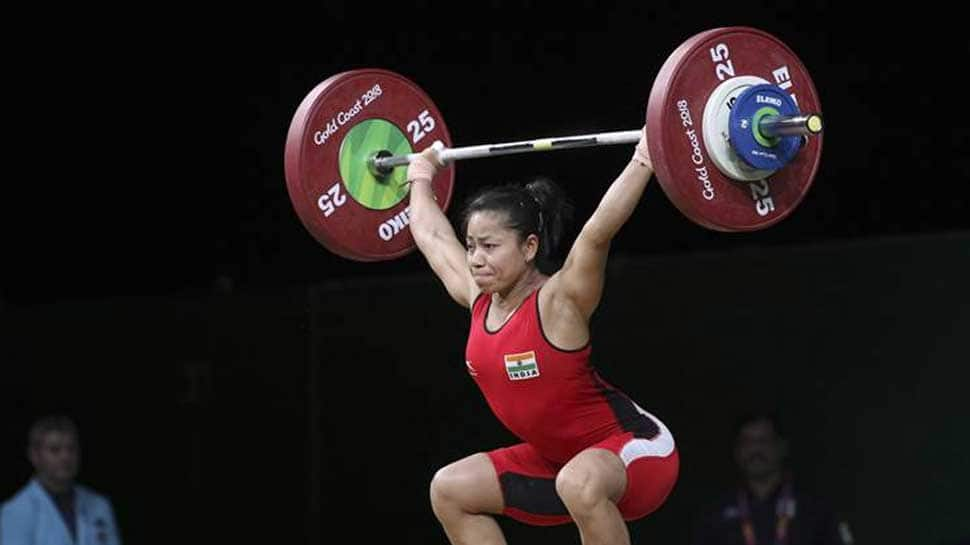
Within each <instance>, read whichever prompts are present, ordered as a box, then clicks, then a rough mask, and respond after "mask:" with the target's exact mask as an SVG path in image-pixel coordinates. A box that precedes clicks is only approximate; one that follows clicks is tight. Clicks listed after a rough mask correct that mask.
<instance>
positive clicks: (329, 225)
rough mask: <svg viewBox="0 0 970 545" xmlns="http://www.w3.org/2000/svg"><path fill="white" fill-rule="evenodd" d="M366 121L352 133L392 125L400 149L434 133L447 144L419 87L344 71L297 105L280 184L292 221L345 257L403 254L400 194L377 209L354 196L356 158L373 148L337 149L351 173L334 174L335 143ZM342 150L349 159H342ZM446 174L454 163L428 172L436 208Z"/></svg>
mask: <svg viewBox="0 0 970 545" xmlns="http://www.w3.org/2000/svg"><path fill="white" fill-rule="evenodd" d="M368 120H380V121H379V122H377V123H369V124H368V125H367V127H364V126H361V129H362V131H360V132H362V133H366V132H368V131H367V129H368V128H369V127H372V126H373V127H377V128H376V129H375V130H376V131H390V132H394V133H395V135H396V137H397V140H398V141H399V143H401V145H403V146H404V147H406V148H408V149H406V150H404V151H405V152H408V151H413V152H417V151H420V150H422V149H424V148H425V147H427V146H429V145H431V143H432V142H434V141H435V140H440V141H441V142H442V143H443V144H444V145H445V146H446V147H451V135H450V134H449V133H448V128H447V127H446V126H445V122H444V118H443V117H442V116H441V112H439V111H438V108H437V107H436V106H435V105H434V103H433V102H432V101H431V99H430V98H429V97H428V95H426V94H425V93H424V91H422V90H421V88H419V87H418V86H417V85H415V84H414V83H413V82H411V81H410V80H408V79H407V78H405V77H403V76H401V75H399V74H395V73H394V72H390V71H387V70H380V69H362V70H351V71H348V72H343V73H340V74H337V75H335V76H332V77H330V78H328V79H327V80H325V81H324V82H322V83H320V84H319V85H317V86H316V87H315V88H314V89H313V90H312V91H310V93H309V94H308V95H307V96H306V98H304V99H303V102H302V103H301V104H300V106H299V108H297V111H296V113H295V114H294V116H293V120H292V121H291V123H290V129H289V132H288V133H287V136H286V150H285V154H284V159H285V172H286V187H287V191H288V192H289V195H290V200H291V201H292V203H293V208H294V210H296V213H297V215H298V216H299V218H300V221H301V222H302V223H303V225H304V226H305V227H306V228H307V230H308V231H309V232H310V234H311V235H313V237H314V238H316V239H317V241H319V242H320V243H321V244H323V245H324V246H325V247H326V248H327V249H329V250H330V251H332V252H334V253H336V254H339V255H341V256H343V257H346V258H348V259H353V260H357V261H381V260H387V259H394V258H397V257H400V256H403V255H405V254H407V253H409V252H411V251H412V250H413V249H414V247H415V245H414V239H413V238H412V237H411V230H410V229H408V228H407V224H408V221H409V216H408V213H409V210H408V204H409V199H408V198H407V197H406V196H405V197H404V198H403V199H401V200H400V201H399V202H397V203H396V204H394V205H393V206H390V207H389V208H384V209H375V207H374V206H373V203H367V204H368V206H365V205H364V204H362V203H361V202H358V199H357V197H356V196H355V195H361V194H362V193H361V191H360V186H359V180H360V179H364V178H368V179H369V180H371V181H373V177H368V176H367V175H366V173H364V174H361V169H363V168H364V166H365V165H364V163H365V161H363V159H361V158H362V157H365V156H366V155H368V152H377V151H379V150H378V149H373V150H368V149H364V150H360V149H357V150H354V151H355V152H357V153H345V161H344V162H345V165H344V167H345V172H351V171H353V172H354V173H355V174H354V180H346V179H344V177H343V176H342V175H341V168H340V167H341V165H340V154H341V146H342V145H343V144H344V141H345V139H347V135H348V133H349V132H350V131H351V130H352V129H353V128H354V127H356V126H358V125H359V124H362V123H363V122H365V121H368ZM358 136H360V138H358ZM405 139H406V141H405ZM347 140H348V142H350V143H352V144H353V145H356V146H358V147H359V146H360V145H362V144H360V143H359V142H365V144H364V145H368V144H367V143H370V145H373V142H374V141H378V142H379V141H380V140H381V139H380V138H373V137H370V138H364V137H363V135H360V134H358V135H356V136H355V137H353V138H350V139H347ZM349 145H350V144H348V147H349ZM395 154H400V153H395ZM348 157H349V158H352V159H353V161H354V163H355V164H353V165H348V164H347V162H348V161H349V160H350V159H348ZM397 168H398V169H405V168H406V167H405V166H401V167H397ZM397 178H402V175H400V174H399V175H397ZM454 181H455V170H454V165H451V166H449V167H447V168H443V169H441V170H440V171H439V172H438V175H437V176H436V177H435V179H434V182H433V185H432V187H433V189H434V193H435V195H436V197H437V198H438V202H439V203H440V204H441V207H442V209H443V210H447V208H448V205H449V203H450V201H451V194H452V188H453V187H454Z"/></svg>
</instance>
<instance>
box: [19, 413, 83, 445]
mask: <svg viewBox="0 0 970 545" xmlns="http://www.w3.org/2000/svg"><path fill="white" fill-rule="evenodd" d="M52 431H59V432H64V433H69V434H71V435H73V436H74V439H77V438H78V433H77V425H75V424H74V421H73V420H71V419H70V418H69V417H67V416H64V415H59V414H55V415H50V416H45V417H42V418H38V419H37V420H35V421H34V423H33V424H31V426H30V431H28V432H27V445H28V446H30V447H31V448H33V447H35V446H37V444H38V443H40V441H41V439H42V438H43V436H44V434H46V433H49V432H52Z"/></svg>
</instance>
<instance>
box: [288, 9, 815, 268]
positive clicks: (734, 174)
mask: <svg viewBox="0 0 970 545" xmlns="http://www.w3.org/2000/svg"><path fill="white" fill-rule="evenodd" d="M820 110H821V108H820V103H819V98H818V94H817V93H816V91H815V86H814V84H813V83H812V80H811V78H810V77H809V75H808V72H807V70H806V69H805V67H804V65H803V64H802V62H801V61H800V60H799V59H798V57H797V56H796V55H795V54H794V53H793V52H792V50H791V49H789V48H788V47H787V46H786V45H785V44H784V43H782V42H781V41H780V40H779V39H777V38H776V37H774V36H772V35H770V34H768V33H767V32H764V31H762V30H758V29H755V28H750V27H740V26H739V27H723V28H715V29H711V30H707V31H704V32H700V33H698V34H695V35H694V36H692V37H690V38H689V39H687V40H686V41H685V42H684V43H683V44H681V45H680V46H679V47H677V49H675V50H674V51H673V52H672V53H671V54H670V56H669V57H668V58H667V60H666V61H665V62H664V64H663V65H662V67H661V68H660V71H659V73H658V74H657V77H656V78H655V80H654V83H653V86H652V88H651V90H650V95H649V98H648V102H647V113H646V124H645V126H646V131H647V142H648V146H649V151H650V157H651V160H652V161H653V166H654V171H655V175H656V177H657V180H658V182H659V183H660V185H661V187H662V188H663V191H664V193H665V194H666V195H667V196H668V198H669V199H670V200H671V201H672V202H673V204H674V205H675V206H676V207H677V208H678V209H679V210H680V211H681V212H682V213H683V214H684V215H685V216H687V217H688V218H689V219H690V220H692V221H694V222H696V223H697V224H699V225H702V226H704V227H706V228H709V229H712V230H716V231H724V232H741V231H754V230H758V229H764V228H767V227H770V226H771V225H774V224H775V223H777V222H779V221H781V220H782V219H784V218H785V217H787V216H788V215H789V214H790V213H791V212H792V211H793V210H794V209H795V207H796V206H798V204H799V203H800V202H801V200H802V199H803V197H804V196H805V194H806V193H807V191H808V189H809V187H810V186H811V184H812V181H813V180H814V178H815V174H816V172H817V171H818V167H819V162H820V160H821V151H822V135H821V132H822V118H821V114H820ZM639 138H640V129H636V130H629V131H618V132H606V133H593V134H581V135H575V136H564V137H554V138H539V139H534V140H525V141H518V142H508V143H499V144H486V145H476V146H467V147H452V140H451V134H450V133H449V131H448V127H447V126H446V125H445V122H444V118H443V117H442V115H441V112H440V111H439V110H438V108H437V107H436V106H435V104H434V103H433V102H432V101H431V99H430V98H429V97H428V95H427V94H425V92H424V91H423V90H421V88H420V87H418V86H417V85H416V84H415V83H414V82H412V81H410V80H409V79H407V78H406V77H404V76H402V75H400V74H396V73H394V72H391V71H389V70H383V69H359V70H350V71H346V72H342V73H339V74H336V75H334V76H331V77H329V78H327V79H326V80H324V81H323V82H321V83H320V84H318V85H317V86H316V87H314V88H313V89H312V90H311V91H310V93H309V94H307V96H306V97H305V98H304V99H303V101H302V102H301V103H300V105H299V107H298V108H297V110H296V112H295V114H294V115H293V119H292V121H291V123H290V127H289V131H288V133H287V137H286V146H285V153H284V163H285V176H286V187H287V191H288V193H289V196H290V200H291V202H292V204H293V208H294V210H295V211H296V213H297V215H298V216H299V218H300V220H301V222H302V223H303V225H304V227H306V229H307V230H308V231H309V232H310V234H311V235H312V236H313V237H314V238H315V239H316V240H317V241H319V242H320V243H321V244H322V245H323V246H324V247H326V248H327V249H329V250H330V251H332V252H334V253H336V254H338V255H341V256H343V257H346V258H349V259H353V260H357V261H380V260H387V259H394V258H397V257H400V256H403V255H405V254H408V253H409V252H411V251H412V250H413V249H414V247H415V243H414V239H413V238H412V237H411V234H410V230H409V229H408V222H409V208H408V204H409V201H408V189H409V186H408V184H407V183H406V180H405V176H406V169H405V168H401V167H404V166H405V165H407V164H408V162H409V161H410V160H411V158H413V157H414V156H415V155H416V154H417V153H418V152H419V151H420V150H421V149H423V148H425V147H427V146H428V145H430V144H431V143H432V142H434V141H436V140H437V141H441V142H442V144H443V145H444V148H443V149H442V151H441V158H442V159H443V160H445V161H447V162H448V166H447V167H445V168H442V169H441V170H439V172H438V174H437V175H436V176H435V178H434V180H433V181H432V190H433V191H434V194H435V198H436V199H437V200H438V203H439V204H440V206H441V207H442V209H443V210H447V208H448V206H449V204H450V202H451V197H452V190H453V188H454V179H455V168H454V165H455V162H456V161H459V160H464V159H473V158H482V157H490V156H496V155H506V154H513V153H526V152H539V151H550V150H559V149H569V148H581V147H592V146H606V145H614V144H632V143H635V142H637V141H638V140H639Z"/></svg>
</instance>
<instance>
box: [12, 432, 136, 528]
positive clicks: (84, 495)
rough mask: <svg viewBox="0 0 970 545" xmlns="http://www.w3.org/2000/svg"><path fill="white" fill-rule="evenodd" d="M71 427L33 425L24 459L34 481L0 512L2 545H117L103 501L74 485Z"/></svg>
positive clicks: (109, 508) (74, 436) (110, 514)
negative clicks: (29, 466) (30, 469)
mask: <svg viewBox="0 0 970 545" xmlns="http://www.w3.org/2000/svg"><path fill="white" fill-rule="evenodd" d="M78 443H79V441H78V432H77V427H76V426H75V425H74V422H73V421H71V419H69V418H67V417H64V416H49V417H45V418H42V419H40V420H38V421H36V422H35V423H34V424H33V425H32V426H31V428H30V433H29V434H28V447H27V456H28V458H29V459H30V463H31V464H32V465H33V466H34V471H35V473H34V476H33V478H31V480H30V481H29V482H28V483H27V484H26V486H24V487H23V488H22V489H20V490H19V491H18V492H17V493H16V494H15V495H14V496H13V497H12V498H10V499H9V500H8V501H6V502H5V503H4V504H3V505H2V506H0V544H2V545H121V538H120V535H119V533H118V525H117V524H116V523H115V517H114V510H113V509H112V506H111V502H110V501H109V500H108V498H107V497H105V496H102V495H100V494H98V493H96V492H95V491H93V490H91V489H90V488H87V487H85V486H81V485H79V484H77V483H76V482H75V480H74V479H75V477H76V476H77V471H78V466H79V459H80V450H79V444H78Z"/></svg>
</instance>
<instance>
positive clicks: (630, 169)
mask: <svg viewBox="0 0 970 545" xmlns="http://www.w3.org/2000/svg"><path fill="white" fill-rule="evenodd" d="M651 176H653V163H652V162H651V160H650V153H649V151H648V149H647V139H646V128H644V129H643V131H642V132H641V137H640V141H639V142H638V143H637V145H636V148H635V149H634V154H633V158H632V159H631V160H630V162H629V164H627V166H626V167H625V168H624V169H623V171H622V172H621V173H620V175H619V176H617V177H616V179H615V180H614V181H613V183H612V184H611V185H610V187H609V189H607V190H606V194H605V195H603V198H602V199H601V200H600V203H599V205H598V206H597V207H596V210H595V211H594V212H593V214H592V215H591V216H590V218H589V220H587V222H586V224H585V225H584V226H583V229H582V230H581V231H580V233H579V236H577V237H576V241H575V242H574V243H573V247H572V249H570V251H569V255H567V256H566V261H565V262H564V263H563V267H562V269H561V270H560V272H559V273H558V274H557V277H558V278H556V283H557V284H558V286H557V289H558V290H561V291H560V293H561V294H562V295H564V296H565V297H566V298H567V299H568V300H569V301H570V302H571V303H572V304H573V305H575V307H576V309H577V310H578V311H579V312H581V313H582V314H583V315H584V316H586V318H587V319H588V318H589V317H590V316H591V315H592V314H593V311H594V310H596V306H597V305H598V304H599V301H600V297H601V295H602V293H603V280H604V276H605V271H606V259H607V257H608V255H609V251H610V242H611V241H612V240H613V237H614V236H615V235H616V233H617V232H619V230H620V228H621V227H622V226H623V224H625V223H626V221H627V220H628V219H629V218H630V215H631V214H633V211H634V210H635V209H636V207H637V203H639V202H640V197H641V196H642V195H643V191H644V189H645V188H646V187H647V182H649V181H650V177H651Z"/></svg>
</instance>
